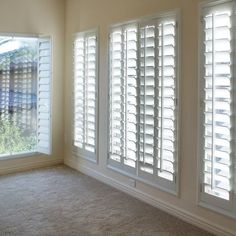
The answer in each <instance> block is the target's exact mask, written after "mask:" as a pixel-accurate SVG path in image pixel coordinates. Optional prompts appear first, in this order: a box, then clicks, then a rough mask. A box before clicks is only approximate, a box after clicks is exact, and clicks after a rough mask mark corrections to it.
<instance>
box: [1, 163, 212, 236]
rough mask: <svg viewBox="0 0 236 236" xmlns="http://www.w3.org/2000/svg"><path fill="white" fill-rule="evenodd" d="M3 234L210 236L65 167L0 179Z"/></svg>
mask: <svg viewBox="0 0 236 236" xmlns="http://www.w3.org/2000/svg"><path fill="white" fill-rule="evenodd" d="M0 235H1V236H6V235H17V236H18V235H19V236H28V235H30V236H34V235H48V236H50V235H56V236H57V235H59V236H60V235H65V236H70V235H82V236H86V235H99V236H100V235H101V236H109V235H120V236H126V235H127V236H132V235H135V236H139V235H144V236H146V235H147V236H149V235H151V236H155V235H157V236H171V235H175V236H208V235H210V234H208V233H206V232H204V231H202V230H200V229H198V228H196V227H194V226H192V225H190V224H187V223H185V222H183V221H181V220H179V219H177V218H175V217H172V216H170V215H168V214H166V213H164V212H162V211H160V210H158V209H156V208H154V207H152V206H149V205H147V204H145V203H143V202H140V201H138V200H136V199H134V198H132V197H130V196H128V195H126V194H124V193H122V192H119V191H117V190H115V189H113V188H111V187H109V186H107V185H105V184H103V183H100V182H98V181H96V180H94V179H92V178H90V177H87V176H85V175H83V174H81V173H79V172H77V171H74V170H72V169H70V168H68V167H65V166H57V167H53V168H46V169H39V170H34V171H28V172H24V173H19V174H13V175H7V176H2V177H0Z"/></svg>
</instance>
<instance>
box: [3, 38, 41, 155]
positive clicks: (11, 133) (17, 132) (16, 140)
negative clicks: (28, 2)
mask: <svg viewBox="0 0 236 236" xmlns="http://www.w3.org/2000/svg"><path fill="white" fill-rule="evenodd" d="M37 46H38V39H37V38H23V37H0V156H7V155H12V154H19V153H26V152H33V151H35V150H36V134H37V133H36V131H37V128H36V125H37V120H36V118H37V113H36V111H37V63H38V62H37V60H38V59H37V58H38V56H37Z"/></svg>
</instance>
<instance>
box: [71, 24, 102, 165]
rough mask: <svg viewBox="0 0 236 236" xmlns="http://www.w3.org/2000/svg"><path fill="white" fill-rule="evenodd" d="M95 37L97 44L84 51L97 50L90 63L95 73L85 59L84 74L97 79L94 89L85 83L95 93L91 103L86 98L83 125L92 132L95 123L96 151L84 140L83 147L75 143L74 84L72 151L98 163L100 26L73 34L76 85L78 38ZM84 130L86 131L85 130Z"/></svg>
mask: <svg viewBox="0 0 236 236" xmlns="http://www.w3.org/2000/svg"><path fill="white" fill-rule="evenodd" d="M93 37H94V38H95V39H94V40H95V45H94V46H89V45H87V47H86V49H84V50H85V51H84V52H85V53H87V52H88V50H92V49H91V48H93V47H94V50H95V51H94V53H93V54H94V63H90V66H91V65H92V64H93V66H94V67H95V69H93V70H94V75H91V74H88V73H90V72H89V71H88V70H89V69H88V68H87V66H89V64H88V61H87V62H85V61H83V63H84V66H85V67H86V68H87V69H86V68H85V67H84V68H85V70H86V75H85V74H84V75H83V76H85V77H83V78H84V79H88V78H91V76H92V77H94V80H95V81H94V83H93V85H94V89H92V90H91V88H92V87H90V88H89V87H87V86H86V84H87V81H86V83H83V86H86V91H87V93H89V91H90V93H91V92H92V93H93V94H94V95H93V96H94V99H92V100H93V101H90V103H88V99H86V104H87V105H86V107H87V108H84V109H86V111H85V110H84V112H85V113H86V114H87V115H86V117H87V122H85V120H84V121H83V126H82V127H83V130H84V128H85V125H86V127H87V132H90V131H89V130H90V128H91V127H90V126H89V125H92V123H93V124H94V130H93V131H92V132H93V133H94V135H93V139H94V144H93V145H92V147H93V149H94V151H89V150H86V148H88V145H87V144H86V148H85V142H84V141H83V144H82V145H83V147H79V146H77V145H76V144H75V142H76V140H75V135H76V133H75V122H76V120H75V114H76V111H75V110H76V109H77V108H76V107H75V105H76V102H75V96H77V95H76V94H75V89H76V88H75V86H74V88H73V102H72V105H73V116H74V118H73V122H72V153H73V155H74V156H75V157H79V158H83V159H86V160H88V161H91V162H94V163H98V158H97V155H98V145H97V142H98V50H99V48H98V46H99V45H98V42H99V39H98V28H94V29H91V30H87V31H83V32H78V33H76V34H74V35H73V53H74V61H73V67H74V69H73V84H74V85H75V83H78V82H76V81H75V79H76V78H75V67H76V63H75V60H77V59H78V58H75V54H76V53H77V54H78V52H77V51H76V48H75V43H76V40H78V39H79V38H81V39H82V38H83V40H89V39H90V38H93ZM87 43H89V42H88V41H87ZM86 55H87V57H86V58H87V60H90V59H89V54H86ZM86 55H85V56H86ZM84 88H85V87H84ZM84 92H85V91H84ZM89 100H91V99H90V98H89ZM91 102H92V103H94V105H93V106H92V107H91V104H92V103H91ZM89 109H93V110H94V115H93V114H90V113H89ZM84 115H85V114H84ZM88 115H89V117H90V118H88ZM92 117H93V120H94V121H92V120H91V119H92ZM84 118H85V117H84ZM84 118H83V119H84ZM82 127H81V128H82ZM83 132H85V131H83ZM86 137H87V139H86V140H87V141H86V142H89V141H88V139H89V137H90V135H89V133H88V134H87V136H86Z"/></svg>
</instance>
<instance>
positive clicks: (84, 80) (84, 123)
mask: <svg viewBox="0 0 236 236" xmlns="http://www.w3.org/2000/svg"><path fill="white" fill-rule="evenodd" d="M83 50H84V52H83V55H84V68H83V79H82V80H83V82H82V83H83V87H84V88H83V98H84V103H83V149H85V147H86V143H87V125H86V111H87V97H86V80H87V78H86V77H87V53H86V52H87V50H88V49H87V38H84V40H83Z"/></svg>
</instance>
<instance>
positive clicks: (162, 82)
mask: <svg viewBox="0 0 236 236" xmlns="http://www.w3.org/2000/svg"><path fill="white" fill-rule="evenodd" d="M160 39H161V140H160V142H161V154H160V171H161V172H162V170H163V130H164V108H163V104H164V101H163V100H164V31H163V24H161V37H160Z"/></svg>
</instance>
